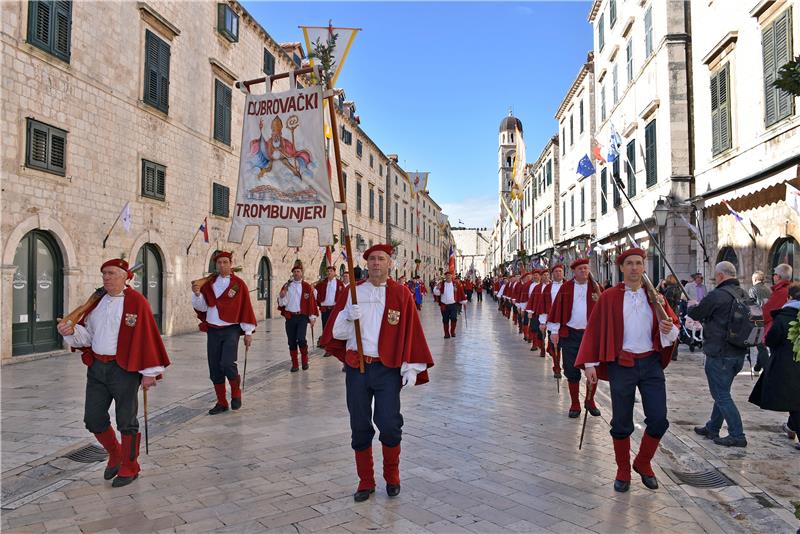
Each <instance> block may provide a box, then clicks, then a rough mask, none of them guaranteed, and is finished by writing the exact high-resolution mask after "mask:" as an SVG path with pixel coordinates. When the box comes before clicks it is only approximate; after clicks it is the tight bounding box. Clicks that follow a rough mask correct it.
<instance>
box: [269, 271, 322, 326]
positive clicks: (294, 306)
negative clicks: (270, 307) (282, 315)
mask: <svg viewBox="0 0 800 534" xmlns="http://www.w3.org/2000/svg"><path fill="white" fill-rule="evenodd" d="M302 298H303V281H302V280H301V281H299V282H298V281H296V280H292V281H291V283H289V285H288V287H287V288H286V296H285V297H281V296H280V295H278V306H283V307H285V308H286V311H288V312H292V313H300V299H302ZM316 318H317V316H316V315H309V316H308V320H309V321H313V320H314V319H316Z"/></svg>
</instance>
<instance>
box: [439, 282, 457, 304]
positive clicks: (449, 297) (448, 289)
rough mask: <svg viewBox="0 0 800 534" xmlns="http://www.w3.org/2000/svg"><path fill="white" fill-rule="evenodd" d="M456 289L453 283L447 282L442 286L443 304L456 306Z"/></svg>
mask: <svg viewBox="0 0 800 534" xmlns="http://www.w3.org/2000/svg"><path fill="white" fill-rule="evenodd" d="M455 302H456V297H455V287H454V286H453V282H445V283H444V284H442V304H455Z"/></svg>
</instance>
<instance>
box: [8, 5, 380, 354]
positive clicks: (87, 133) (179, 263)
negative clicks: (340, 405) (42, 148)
mask: <svg viewBox="0 0 800 534" xmlns="http://www.w3.org/2000/svg"><path fill="white" fill-rule="evenodd" d="M231 5H232V6H233V7H234V9H235V10H236V11H237V13H239V15H240V20H239V41H238V42H236V43H230V42H229V41H227V40H226V39H225V38H224V37H222V36H221V35H220V34H219V33H218V32H217V30H216V27H217V3H216V2H165V1H155V2H148V3H146V4H143V3H137V2H133V1H125V2H74V3H73V7H72V9H73V12H72V35H71V58H70V62H69V63H65V62H63V61H61V60H59V59H56V58H55V57H53V56H51V55H49V54H48V53H46V52H43V51H41V50H39V49H38V48H35V47H33V46H31V45H30V44H28V43H27V42H26V38H27V16H28V3H27V2H20V1H16V2H11V1H9V2H3V3H2V5H0V9H2V24H3V26H2V30H3V35H2V50H1V51H0V54H2V68H3V80H2V84H3V85H2V89H3V90H2V132H3V153H2V162H1V163H0V165H1V167H0V168H1V169H2V175H3V192H2V221H0V229H1V230H2V232H1V234H2V237H0V250H1V251H2V254H3V261H2V269H3V276H2V285H0V297H2V307H1V308H2V311H3V313H2V325H0V327H2V328H0V330H2V337H1V338H0V354H1V355H2V358H3V359H6V358H9V357H10V356H11V335H10V332H11V322H12V317H11V316H12V313H11V309H12V306H11V291H12V290H11V278H12V276H13V274H14V270H15V267H14V265H13V262H14V255H15V251H16V247H17V245H18V243H19V242H20V240H21V239H22V238H23V237H24V236H25V235H26V233H27V232H29V231H30V230H33V229H41V230H45V231H47V232H49V233H50V234H51V235H52V237H53V238H54V240H55V241H56V243H57V244H58V246H59V248H60V252H61V255H62V256H63V259H64V281H65V283H64V294H63V301H64V306H63V308H64V310H65V311H68V310H70V309H73V308H74V307H76V306H77V305H78V304H80V303H82V302H83V301H84V300H85V299H86V297H87V296H88V295H89V293H90V291H91V290H92V289H93V288H95V287H97V286H98V285H99V284H100V275H99V267H100V265H101V263H102V262H103V261H104V260H105V259H107V258H108V257H112V256H119V255H120V254H121V253H124V254H125V255H126V256H127V257H128V258H129V259H131V258H135V257H136V255H137V253H138V252H139V250H140V249H141V247H142V246H143V245H144V244H145V243H152V244H154V245H155V246H156V247H157V249H158V251H159V253H160V255H161V260H162V263H163V294H164V296H163V301H162V313H163V329H164V333H165V334H167V335H171V334H177V333H182V332H190V331H194V330H195V329H196V320H195V319H194V317H193V314H192V312H191V308H190V291H189V282H190V280H191V279H193V278H196V277H198V276H200V275H202V274H203V273H204V272H205V271H206V269H207V265H208V263H209V259H210V256H211V254H212V252H213V250H214V249H215V248H217V247H219V248H223V249H231V250H233V251H234V263H236V264H238V265H241V266H242V267H243V271H242V273H241V274H240V276H242V278H243V279H244V280H245V281H246V282H247V283H248V285H250V288H251V289H253V288H254V287H255V286H256V280H257V269H258V266H259V262H260V261H261V258H262V257H266V258H268V259H269V261H270V263H271V266H272V277H271V281H272V288H273V295H272V298H271V299H270V301H269V302H265V301H259V302H255V299H254V306H255V308H256V315H257V317H258V318H263V317H264V316H265V314H266V313H267V310H268V307H269V309H270V310H271V312H272V313H273V315H274V313H275V311H276V309H275V302H274V299H275V294H276V293H275V291H276V290H277V289H278V288H279V287H280V285H281V284H282V283H283V282H284V281H285V280H287V279H288V278H289V275H290V269H291V265H292V262H293V260H294V259H295V257H296V253H295V250H294V249H291V250H288V249H287V248H286V246H285V243H286V232H285V231H282V230H278V231H276V235H275V239H274V243H275V244H274V245H273V246H271V247H260V246H258V245H257V244H254V243H253V241H254V238H255V237H256V229H255V228H249V229H248V230H247V232H246V233H245V237H244V240H243V243H242V244H231V243H227V242H226V238H227V235H228V229H229V225H230V219H229V218H224V217H217V216H213V215H212V214H211V209H212V198H211V192H212V183H214V182H217V183H220V184H223V185H226V186H228V187H230V189H231V194H230V196H231V211H232V209H233V199H235V191H236V185H237V175H238V165H239V151H240V144H241V131H242V130H241V128H242V116H243V104H244V94H243V93H242V92H240V91H238V90H237V89H235V88H234V89H233V90H232V124H231V145H230V146H228V145H225V144H223V143H221V142H219V141H216V140H215V139H214V137H213V127H214V121H213V114H214V83H215V80H217V79H219V80H222V81H224V82H226V83H228V84H229V85H231V84H232V82H233V79H246V78H255V77H259V76H261V75H262V74H263V73H262V68H263V51H264V48H267V49H269V50H270V52H271V53H272V54H273V55H274V56H275V58H276V72H285V71H287V70H289V69H290V68H292V64H291V62H290V59H289V58H288V57H287V56H286V55H285V54H284V53H283V52H282V50H281V49H280V47H279V46H278V45H277V43H275V42H274V41H273V40H272V38H271V37H269V36H268V35H267V34H266V33H265V31H264V29H263V28H262V27H261V26H259V25H258V24H257V23H256V22H255V21H253V20H252V18H251V17H250V16H249V15H248V14H247V13H246V12H245V11H244V9H243V8H242V7H241V6H240V5H239V4H238V3H235V2H233V3H232V4H231ZM140 6H145V7H146V9H142V8H141V7H140ZM148 13H155V14H156V15H155V17H154V16H153V15H152V14H148ZM159 20H160V21H162V22H159ZM163 21H165V22H166V23H163ZM98 29H103V31H98ZM171 29H177V31H178V32H179V33H175V32H173V31H171ZM146 30H151V31H153V32H154V33H156V34H157V35H159V36H160V37H161V38H163V39H164V40H166V41H167V42H168V44H169V45H170V51H171V57H170V86H169V112H168V114H165V113H162V112H161V111H159V110H157V109H155V108H153V107H151V106H149V105H147V104H145V103H143V86H144V61H145V58H144V40H145V31H146ZM287 87H288V81H287V80H281V81H279V82H276V83H275V87H274V88H273V90H285V89H286V88H287ZM254 90H255V91H259V90H260V89H259V88H255V89H254ZM28 117H31V118H34V119H36V120H39V121H41V122H43V123H45V124H48V125H50V126H54V127H57V128H61V129H63V130H66V131H67V132H68V137H67V154H66V176H63V177H62V176H57V175H54V174H49V173H46V172H42V171H38V170H34V169H30V168H27V167H25V150H26V146H25V144H26V143H25V135H26V118H28ZM343 119H344V117H343V116H342V117H340V122H344V120H343ZM348 129H350V130H352V131H353V132H354V135H353V145H352V147H348V146H347V145H342V147H343V156H342V157H343V160H345V161H346V163H347V169H348V170H349V172H348V205H349V206H351V210H350V213H351V214H352V215H351V219H350V221H351V225H352V233H353V234H356V233H361V234H362V235H363V236H364V237H365V239H366V240H367V242H369V241H370V240H372V241H374V242H379V241H384V240H385V238H386V225H385V223H383V224H381V223H379V222H378V217H377V213H376V216H375V218H374V219H370V218H369V217H368V200H369V187H370V186H372V187H374V188H375V191H376V201H375V203H376V208H375V209H376V211H377V205H378V201H377V195H378V194H379V193H381V192H382V193H383V194H384V200H385V201H386V198H385V194H386V184H385V177H381V176H380V175H379V174H378V162H380V164H382V165H383V167H384V176H385V173H386V165H387V159H386V157H385V156H383V154H382V153H381V152H380V150H379V149H377V147H375V146H374V144H373V143H372V142H371V141H367V139H368V138H366V139H365V140H364V143H365V146H364V157H363V158H362V159H358V158H356V157H355V140H356V138H358V136H359V135H362V136H364V137H366V134H364V133H363V132H362V131H361V130H360V129H359V128H355V127H353V125H352V124H350V125H349V126H348ZM369 153H374V155H375V157H374V169H370V168H369V165H368V154H369ZM142 159H147V160H150V161H153V162H155V163H158V164H161V165H164V166H166V198H165V200H164V201H158V200H152V199H149V198H144V197H142V196H141V165H142ZM356 172H359V173H360V174H361V175H362V178H361V180H362V184H363V188H364V189H363V195H364V196H363V199H362V202H363V209H362V214H361V215H359V214H357V212H356V210H355V209H354V204H355V187H354V184H355V179H356ZM351 184H352V185H351ZM337 189H338V187H336V186H334V196H335V197H338V191H337ZM125 202H130V203H131V212H132V216H133V227H132V230H131V232H130V233H125V232H124V231H123V230H122V228H121V227H120V226H118V227H117V228H116V229H115V230H114V232H113V234H112V235H111V237H110V239H109V240H108V245H107V247H106V248H105V249H104V248H103V247H102V241H103V237H104V236H105V234H106V232H107V231H108V229H109V227H110V226H111V224H112V223H113V221H114V219H115V218H116V217H117V215H118V214H119V212H120V210H121V209H122V207H123V205H124V204H125ZM206 216H207V217H208V223H209V234H210V243H209V244H204V243H203V242H202V239H199V240H195V243H194V245H193V247H192V249H191V251H190V253H189V254H188V255H187V253H186V247H187V245H188V244H189V241H190V240H191V238H192V235H194V233H195V231H196V230H197V228H198V226H199V225H200V223H201V222H202V220H203V218H204V217H206ZM336 219H337V220H336V223H335V227H334V232H335V233H336V235H338V233H339V227H340V222H339V221H340V215H339V213H338V212H337V215H336ZM245 251H247V255H246V257H245ZM297 257H299V258H301V259H303V260H304V261H305V263H306V266H307V267H306V276H307V278H316V273H317V270H318V267H319V263H320V261H321V254H320V252H319V247H318V246H317V239H316V232H306V235H305V238H304V245H303V247H302V248H301V250H300V251H299V254H297ZM255 294H256V293H255V292H254V293H252V294H251V295H253V296H254V295H255Z"/></svg>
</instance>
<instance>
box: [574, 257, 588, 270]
mask: <svg viewBox="0 0 800 534" xmlns="http://www.w3.org/2000/svg"><path fill="white" fill-rule="evenodd" d="M581 265H589V258H580V259H577V260H575V261H573V262H572V263H570V264H569V268H570V269H572V270H575V268H576V267H580V266H581Z"/></svg>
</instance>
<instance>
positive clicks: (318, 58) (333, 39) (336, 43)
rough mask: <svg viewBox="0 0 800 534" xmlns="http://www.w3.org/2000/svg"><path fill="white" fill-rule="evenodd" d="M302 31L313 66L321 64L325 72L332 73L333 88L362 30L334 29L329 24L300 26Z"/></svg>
mask: <svg viewBox="0 0 800 534" xmlns="http://www.w3.org/2000/svg"><path fill="white" fill-rule="evenodd" d="M300 29H301V30H303V38H304V40H305V43H306V50H307V51H308V57H309V62H310V63H311V66H312V67H313V66H314V65H315V63H319V64H320V66H321V67H322V69H323V70H324V71H327V72H329V73H331V80H330V82H331V87H333V86H334V85H335V84H336V79H337V78H338V77H339V73H340V72H341V71H342V65H344V61H345V59H347V54H348V53H349V52H350V47H351V46H352V45H353V40H355V38H356V34H357V33H358V32H359V31H360V29H361V28H334V27H333V24H332V23H331V22H328V25H327V26H322V27H318V26H300Z"/></svg>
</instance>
